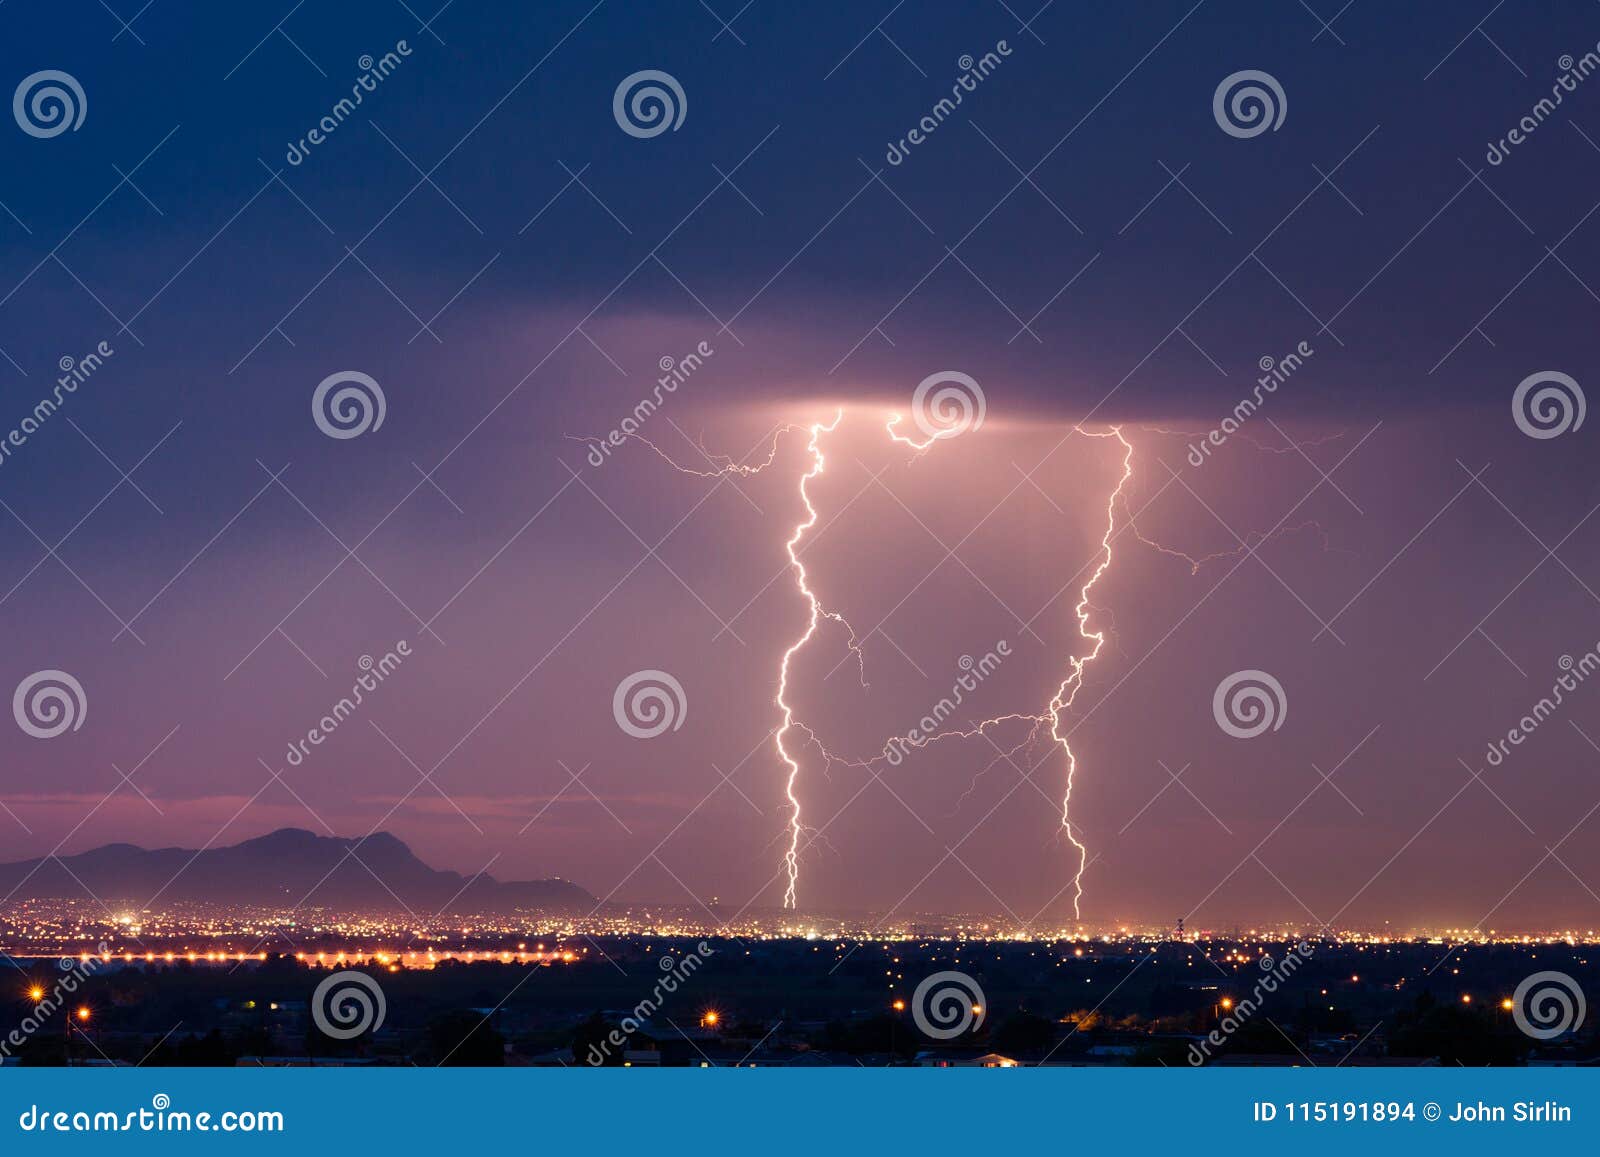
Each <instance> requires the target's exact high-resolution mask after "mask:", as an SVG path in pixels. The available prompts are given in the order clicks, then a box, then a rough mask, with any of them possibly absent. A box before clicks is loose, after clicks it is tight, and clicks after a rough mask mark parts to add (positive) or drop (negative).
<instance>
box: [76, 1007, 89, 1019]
mask: <svg viewBox="0 0 1600 1157" xmlns="http://www.w3.org/2000/svg"><path fill="white" fill-rule="evenodd" d="M78 1019H79V1020H88V1019H89V1006H88V1005H87V1004H84V1005H79V1006H78Z"/></svg>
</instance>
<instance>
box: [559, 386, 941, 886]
mask: <svg viewBox="0 0 1600 1157" xmlns="http://www.w3.org/2000/svg"><path fill="white" fill-rule="evenodd" d="M843 419H844V409H843V408H842V407H841V408H839V409H837V410H835V412H834V416H833V421H831V422H827V423H822V422H815V423H812V424H811V425H809V426H805V425H800V424H797V423H792V422H791V423H783V424H780V425H779V426H777V427H775V428H774V429H773V431H772V433H771V440H770V442H769V443H768V445H767V453H766V456H765V458H763V459H760V460H758V461H756V462H754V463H750V464H745V463H741V462H736V461H734V460H733V459H732V458H730V457H728V456H726V455H717V454H712V453H710V452H708V451H707V450H706V449H705V447H703V446H700V445H696V447H695V448H696V450H697V451H698V452H699V454H700V456H701V457H702V458H704V459H705V462H706V465H707V466H708V467H710V468H709V469H700V468H698V467H694V466H686V465H684V464H683V463H681V462H679V461H677V460H676V459H675V458H673V457H672V456H671V455H670V454H668V453H667V452H666V451H664V450H663V449H661V447H660V446H658V445H657V444H656V443H655V442H653V441H651V440H650V439H649V438H646V437H644V436H643V435H642V434H639V433H637V432H632V433H628V434H624V435H623V437H625V438H631V439H635V440H637V441H639V442H642V443H644V444H645V445H646V446H648V447H649V448H650V449H651V451H653V452H654V453H655V454H656V455H657V456H658V457H659V458H661V459H662V461H664V462H666V463H667V465H669V466H671V467H672V468H673V469H674V470H677V471H679V472H680V473H683V474H691V475H694V476H695V477H697V478H718V479H720V478H726V477H728V476H730V475H738V476H739V477H750V476H751V475H755V474H759V473H761V472H762V471H763V470H765V469H767V468H768V467H769V466H771V465H772V464H773V462H774V461H776V459H777V456H778V447H779V443H780V441H781V440H782V438H783V436H784V435H785V434H788V433H791V432H794V431H797V430H803V431H805V432H806V433H807V435H808V440H807V442H806V452H807V453H808V454H809V455H810V456H811V465H810V467H809V468H808V469H807V470H806V471H805V472H804V473H803V474H802V475H801V476H800V482H799V494H800V503H801V505H802V506H804V507H805V512H806V513H805V518H804V519H803V520H802V521H801V522H800V523H799V524H798V525H796V526H795V528H794V530H793V532H792V533H791V534H790V535H789V539H788V542H787V543H786V544H785V551H786V553H787V554H788V556H789V569H790V570H791V571H792V572H793V574H794V580H795V589H796V590H798V591H799V592H800V596H801V598H803V599H804V600H805V602H806V606H807V616H806V627H805V630H804V631H803V632H802V633H801V635H800V637H799V638H797V639H796V640H795V641H794V642H793V643H791V644H790V645H789V647H788V649H786V650H785V651H784V652H783V655H782V658H781V659H780V660H779V663H778V690H777V695H776V697H775V703H776V705H777V707H778V711H779V713H780V716H781V719H782V722H781V723H780V724H779V726H778V728H777V730H776V731H775V732H774V733H773V745H774V747H776V749H777V752H778V758H779V759H780V760H781V761H782V762H783V764H784V766H785V767H786V768H787V769H788V774H787V776H786V778H785V782H784V795H785V797H786V798H787V800H788V803H789V828H788V836H789V846H788V849H787V850H786V851H785V852H784V857H783V859H784V868H785V871H786V874H787V875H788V887H787V888H786V889H785V891H784V895H783V906H784V907H785V908H794V907H795V906H796V901H797V898H796V891H797V888H798V886H799V881H800V850H801V849H800V844H801V841H802V839H803V838H804V836H805V827H804V825H803V823H802V822H801V806H800V797H799V795H798V793H797V791H796V788H797V786H798V784H799V781H800V773H801V767H800V759H799V754H798V752H799V748H797V749H796V750H795V751H794V752H791V751H790V747H789V744H788V743H787V742H786V740H787V739H788V738H789V735H790V733H791V732H793V731H799V732H801V733H802V735H803V738H804V744H810V745H813V746H815V747H816V748H817V749H818V750H819V751H821V753H822V755H823V758H824V760H825V761H827V763H830V764H831V763H833V762H835V761H836V760H837V757H835V756H834V755H833V754H832V753H831V752H829V751H828V749H827V748H826V747H824V746H823V744H822V741H821V740H820V739H819V738H818V737H817V735H816V733H815V732H814V731H812V729H811V728H810V727H808V726H807V725H806V724H805V723H803V722H802V721H801V720H799V719H798V718H797V717H796V716H795V712H794V708H793V706H792V705H791V704H790V703H789V700H788V694H789V664H790V662H791V661H792V660H793V659H794V657H795V655H797V654H798V653H799V652H800V651H801V650H803V649H804V648H805V646H806V644H807V643H809V642H810V641H811V639H812V637H813V636H814V635H816V633H817V630H818V628H819V627H820V626H821V625H822V623H823V621H824V620H828V621H831V622H834V623H837V624H839V625H840V626H841V627H843V628H844V629H845V633H846V635H847V645H848V647H849V649H850V652H851V653H852V654H853V655H854V656H855V657H856V664H857V668H858V671H859V672H860V676H861V682H862V685H863V686H865V685H866V660H865V656H864V654H863V653H862V651H861V647H860V644H859V642H858V640H857V638H856V633H855V628H853V627H852V626H851V625H850V624H849V622H848V621H846V619H845V618H844V616H843V615H841V614H839V613H838V612H837V611H831V610H828V609H827V608H825V607H824V606H823V605H822V602H821V600H820V599H819V598H818V597H817V595H816V592H815V591H813V590H812V589H811V583H810V576H809V575H808V574H807V572H806V568H805V564H804V563H803V562H801V561H800V544H801V542H802V541H803V540H804V538H805V536H806V533H807V532H808V531H810V530H811V529H813V528H814V527H815V526H816V525H817V520H818V517H819V516H818V513H817V508H816V507H815V506H814V505H813V504H812V501H811V494H810V491H809V484H810V483H811V481H812V480H813V479H815V478H817V477H818V476H820V475H821V474H822V472H823V469H824V467H825V466H826V459H824V457H823V455H822V447H821V440H822V436H823V435H824V434H831V433H832V432H833V431H834V430H836V429H838V427H839V423H840V422H841V421H843ZM568 437H569V438H571V439H573V440H574V441H578V442H587V443H590V444H591V445H594V444H603V443H604V441H605V440H604V439H600V438H594V437H585V436H582V435H571V434H569V435H568ZM932 441H933V439H930V440H929V444H931V443H932ZM804 744H802V746H803V745H804Z"/></svg>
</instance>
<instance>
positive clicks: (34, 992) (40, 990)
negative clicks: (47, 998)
mask: <svg viewBox="0 0 1600 1157" xmlns="http://www.w3.org/2000/svg"><path fill="white" fill-rule="evenodd" d="M28 999H29V1000H31V1001H33V1002H34V1003H38V1002H39V1001H41V1000H43V999H44V986H43V985H39V984H35V985H34V986H33V987H32V988H30V989H28Z"/></svg>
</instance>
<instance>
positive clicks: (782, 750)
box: [773, 410, 860, 908]
mask: <svg viewBox="0 0 1600 1157" xmlns="http://www.w3.org/2000/svg"><path fill="white" fill-rule="evenodd" d="M843 417H844V411H843V410H840V411H839V412H838V413H836V414H835V415H834V417H833V422H832V423H831V424H830V425H827V426H824V425H821V424H820V423H819V424H817V425H814V426H812V427H811V440H810V441H809V442H807V443H806V449H807V451H809V452H810V454H811V469H809V470H807V471H806V472H805V473H804V474H802V475H801V476H800V501H801V502H802V503H803V504H804V505H805V508H806V517H805V520H804V521H803V522H801V523H800V524H799V525H798V526H796V527H795V528H794V533H793V534H791V535H790V536H789V541H788V543H787V546H786V549H787V550H788V552H789V565H790V567H791V568H792V569H793V570H794V582H795V586H796V587H798V588H799V590H800V593H801V595H803V596H804V597H805V600H806V602H807V603H808V604H809V605H810V608H811V609H810V613H809V615H808V617H807V619H806V629H805V632H804V633H803V634H801V636H800V637H799V638H798V639H796V640H795V641H794V642H793V643H791V644H789V649H788V650H787V651H785V652H784V653H783V659H782V661H781V662H780V663H779V664H778V696H777V703H778V709H779V710H780V711H782V712H783V726H781V727H779V728H778V731H777V733H776V734H775V735H774V736H773V741H774V743H775V744H776V745H777V748H778V757H779V758H780V759H782V760H783V762H784V763H786V764H787V765H788V767H789V779H788V782H787V783H786V784H785V785H784V794H785V795H786V796H787V797H788V800H789V809H790V810H789V849H788V851H786V852H784V854H783V863H784V868H785V870H786V871H787V872H788V876H789V886H788V888H787V889H785V891H784V893H783V906H784V907H785V908H793V907H795V906H796V903H797V901H796V889H797V887H798V885H799V882H800V837H801V834H802V832H803V830H804V829H803V828H802V827H801V823H800V797H799V796H798V795H796V794H795V784H796V783H797V782H798V781H799V779H800V761H799V760H798V759H797V758H796V757H795V756H793V755H790V754H789V749H788V747H787V745H786V744H785V743H784V738H785V737H786V736H787V735H788V734H789V731H790V729H792V728H793V727H794V726H795V719H794V709H793V708H792V707H790V706H789V702H788V700H787V698H785V696H787V694H788V692H789V660H791V659H793V658H794V656H795V653H796V652H797V651H799V650H800V649H801V648H802V647H804V646H805V645H806V644H807V643H809V642H810V641H811V636H812V635H814V634H816V633H817V624H818V622H819V621H820V620H822V619H823V618H829V619H833V620H834V621H835V622H838V623H841V624H843V625H844V627H845V629H846V630H849V631H850V645H851V647H852V649H854V648H855V642H856V638H855V631H854V630H851V628H850V624H848V623H846V622H845V621H844V619H842V618H840V617H839V616H838V615H837V614H835V613H833V612H831V611H825V610H823V609H822V604H821V603H820V602H818V601H817V596H816V594H815V593H814V592H813V591H812V590H811V587H810V585H809V583H808V582H807V578H806V568H805V564H804V563H803V562H801V561H800V555H799V554H798V553H797V548H798V547H799V545H800V540H801V539H803V538H804V537H805V534H806V531H808V530H810V529H811V528H812V527H813V526H815V525H816V524H817V508H816V507H814V506H812V505H811V496H810V495H809V494H808V493H807V492H806V486H807V484H808V483H809V482H810V481H811V480H812V479H813V478H815V477H817V476H818V475H820V474H821V473H822V471H823V468H824V466H825V465H826V462H825V460H824V459H823V457H822V450H821V447H820V445H819V439H820V438H821V437H822V435H823V434H827V433H832V432H833V430H834V429H835V428H837V426H838V425H839V422H840V421H841V420H842V419H843ZM857 655H858V657H859V655H860V652H859V651H857Z"/></svg>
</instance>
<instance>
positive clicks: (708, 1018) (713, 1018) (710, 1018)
mask: <svg viewBox="0 0 1600 1157" xmlns="http://www.w3.org/2000/svg"><path fill="white" fill-rule="evenodd" d="M721 1019H722V1018H721V1017H719V1016H718V1015H717V1010H716V1009H712V1010H711V1011H710V1012H708V1013H706V1014H705V1015H704V1016H702V1017H701V1018H700V1023H701V1025H703V1026H704V1027H706V1028H716V1027H717V1021H719V1020H721Z"/></svg>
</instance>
